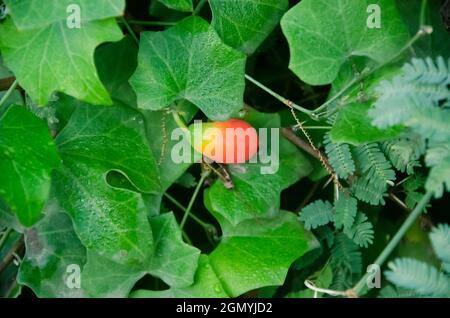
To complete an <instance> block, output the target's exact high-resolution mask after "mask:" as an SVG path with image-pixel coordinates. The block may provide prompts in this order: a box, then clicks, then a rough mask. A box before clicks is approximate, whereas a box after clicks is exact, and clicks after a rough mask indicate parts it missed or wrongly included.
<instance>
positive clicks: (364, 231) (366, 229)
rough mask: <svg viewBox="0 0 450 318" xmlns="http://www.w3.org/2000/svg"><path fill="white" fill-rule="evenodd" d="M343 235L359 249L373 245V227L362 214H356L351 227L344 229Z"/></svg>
mask: <svg viewBox="0 0 450 318" xmlns="http://www.w3.org/2000/svg"><path fill="white" fill-rule="evenodd" d="M344 233H345V234H346V235H347V236H348V237H349V238H350V239H352V240H353V242H355V243H356V244H358V245H359V246H361V247H368V246H369V244H372V243H373V236H374V231H373V225H372V223H370V221H369V220H368V219H367V216H366V215H365V214H364V213H362V212H359V213H358V214H357V216H356V218H355V223H354V224H353V226H352V227H350V228H348V229H345V230H344Z"/></svg>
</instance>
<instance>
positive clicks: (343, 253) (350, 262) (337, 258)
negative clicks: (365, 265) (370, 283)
mask: <svg viewBox="0 0 450 318" xmlns="http://www.w3.org/2000/svg"><path fill="white" fill-rule="evenodd" d="M331 264H332V265H333V266H334V267H339V266H342V267H345V268H346V269H347V270H348V271H349V272H350V273H351V274H360V273H361V271H362V258H361V252H360V250H359V247H358V245H356V244H355V243H353V241H352V240H351V239H349V238H348V237H347V236H346V235H345V234H343V233H338V234H337V235H336V237H335V239H334V246H333V248H332V249H331Z"/></svg>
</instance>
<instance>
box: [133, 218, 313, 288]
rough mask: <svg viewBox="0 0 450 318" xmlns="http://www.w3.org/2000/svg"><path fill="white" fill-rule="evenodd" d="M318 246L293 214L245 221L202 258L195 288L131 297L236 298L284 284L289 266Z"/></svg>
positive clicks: (192, 286) (193, 286)
mask: <svg viewBox="0 0 450 318" xmlns="http://www.w3.org/2000/svg"><path fill="white" fill-rule="evenodd" d="M316 246H317V242H316V241H315V239H314V238H313V237H312V235H311V234H310V233H308V232H306V231H305V230H304V229H303V228H302V226H301V225H300V224H299V223H298V221H297V220H296V217H295V215H294V214H293V213H290V212H283V214H282V215H280V216H279V217H277V218H275V219H271V220H264V221H261V222H260V223H257V225H256V226H255V223H254V222H253V221H248V222H244V223H242V224H241V225H239V227H237V228H236V229H235V233H234V234H232V235H230V236H224V237H223V240H222V242H221V243H220V244H219V246H218V247H217V248H216V249H215V250H214V251H213V252H212V253H211V254H210V255H209V257H207V256H204V255H202V256H201V257H200V262H199V267H198V270H197V273H196V275H195V282H194V284H193V285H191V286H189V287H185V288H171V289H169V290H165V291H148V290H139V291H136V292H134V293H132V294H131V296H132V297H225V296H230V297H237V296H239V295H242V294H243V293H245V292H247V291H250V290H253V289H256V288H260V287H264V286H274V285H281V284H282V283H283V282H284V280H285V278H286V274H287V270H288V268H289V266H290V264H291V263H292V262H293V261H294V260H295V259H297V258H299V257H300V256H301V255H303V254H304V253H306V252H307V251H308V250H310V249H312V248H314V247H316Z"/></svg>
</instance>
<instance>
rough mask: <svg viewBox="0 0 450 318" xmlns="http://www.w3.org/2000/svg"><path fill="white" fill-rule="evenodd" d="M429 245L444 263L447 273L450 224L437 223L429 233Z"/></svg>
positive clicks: (449, 261) (448, 266) (449, 263)
mask: <svg viewBox="0 0 450 318" xmlns="http://www.w3.org/2000/svg"><path fill="white" fill-rule="evenodd" d="M430 240H431V245H432V246H433V250H434V252H435V253H436V255H437V256H438V257H439V259H440V260H441V261H442V262H443V263H444V264H443V265H444V268H445V269H446V271H447V273H450V271H449V270H448V269H449V268H450V226H449V225H448V224H438V226H437V227H435V228H434V229H433V230H432V231H431V233H430Z"/></svg>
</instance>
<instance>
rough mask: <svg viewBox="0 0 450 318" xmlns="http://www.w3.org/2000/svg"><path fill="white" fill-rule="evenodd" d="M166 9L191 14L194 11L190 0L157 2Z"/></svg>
mask: <svg viewBox="0 0 450 318" xmlns="http://www.w3.org/2000/svg"><path fill="white" fill-rule="evenodd" d="M158 1H159V2H161V3H162V4H164V5H165V6H166V7H168V8H170V9H174V10H178V11H183V12H191V11H193V10H194V5H193V4H192V0H158Z"/></svg>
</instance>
